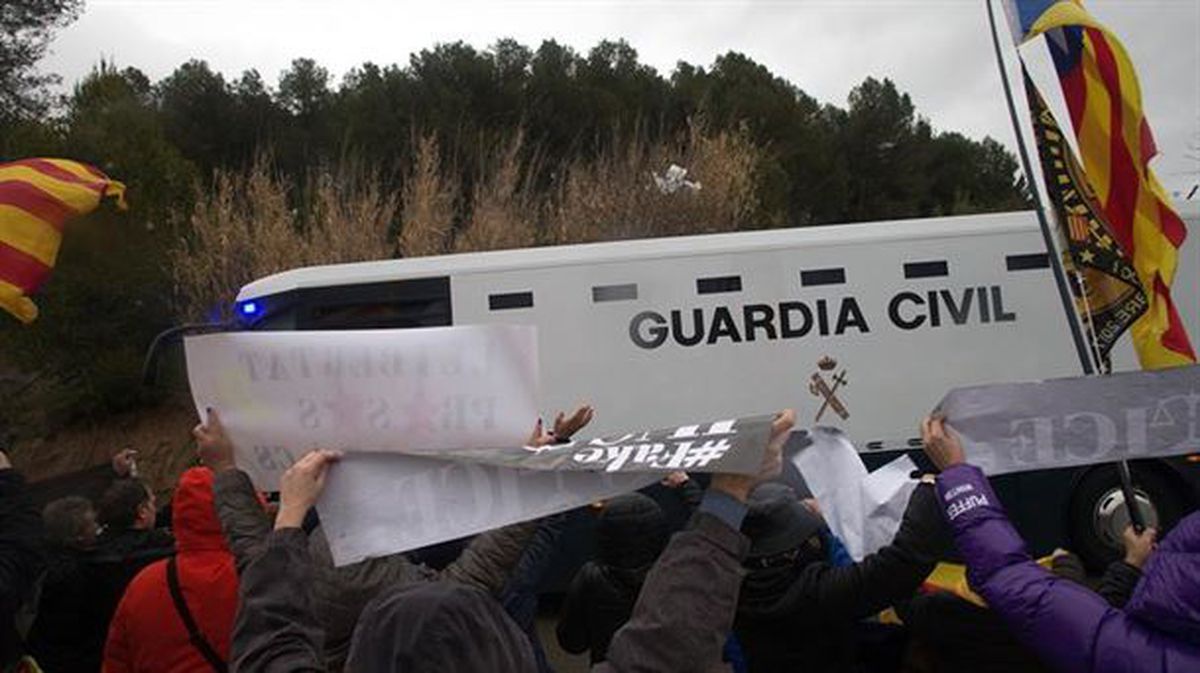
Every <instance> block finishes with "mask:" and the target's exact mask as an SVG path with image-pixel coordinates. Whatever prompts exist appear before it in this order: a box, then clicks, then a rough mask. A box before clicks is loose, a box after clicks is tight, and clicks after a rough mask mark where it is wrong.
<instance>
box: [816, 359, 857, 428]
mask: <svg viewBox="0 0 1200 673" xmlns="http://www.w3.org/2000/svg"><path fill="white" fill-rule="evenodd" d="M817 367H818V368H820V369H822V370H824V371H830V370H832V369H834V368H835V367H837V360H834V359H833V358H830V357H828V356H826V357H823V358H821V360H820V362H818V363H817ZM846 385H850V384H849V382H848V381H846V370H845V369H843V370H842V371H840V372H838V373H837V374H835V375H833V378H831V379H830V380H829V381H826V380H825V377H824V376H822V375H821V372H819V371H817V372H813V375H812V378H811V382H810V383H809V384H808V390H809V392H811V393H812V394H813V395H816V396H817V397H820V398H823V399H824V401H823V402H822V403H821V408H820V409H819V410H817V417H816V418H814V419H813V423H819V422H820V421H821V416H823V415H824V414H825V410H827V409H833V413H835V414H837V415H838V416H840V417H841V419H842V420H843V421H844V420H846V419H847V418H850V411H849V410H847V409H846V405H845V404H843V403H842V401H841V400H839V399H838V396H837V391H838V388H841V387H842V386H846Z"/></svg>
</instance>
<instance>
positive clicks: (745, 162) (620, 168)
mask: <svg viewBox="0 0 1200 673" xmlns="http://www.w3.org/2000/svg"><path fill="white" fill-rule="evenodd" d="M761 157H762V151H761V149H760V148H758V147H757V146H755V145H754V144H753V143H752V142H751V141H750V140H749V138H748V137H746V136H745V135H744V134H742V133H737V132H726V131H722V132H717V133H710V132H707V130H706V128H705V125H704V123H703V122H693V123H692V124H690V125H689V129H688V131H687V132H686V133H685V134H683V136H682V137H680V138H676V139H673V140H670V141H663V142H658V143H646V142H642V141H640V140H638V139H636V138H635V139H634V140H633V141H629V142H624V143H614V144H613V146H612V148H611V149H610V150H609V151H607V152H606V153H605V154H603V155H602V156H601V157H599V158H598V159H597V160H595V161H591V162H583V161H576V162H573V163H572V164H571V165H569V166H568V167H567V168H566V171H565V174H566V177H565V179H564V180H563V181H562V182H561V186H560V192H559V194H558V195H557V203H556V207H555V209H554V211H553V217H552V221H551V223H550V229H551V231H552V232H554V235H553V239H554V240H555V241H556V242H559V243H580V242H590V241H602V240H611V239H625V238H651V237H658V236H678V235H682V234H708V233H716V232H722V231H735V230H738V229H743V228H746V227H748V226H750V224H751V222H750V218H751V217H752V216H753V214H754V213H755V211H756V209H757V199H756V198H755V192H754V180H753V174H754V168H755V166H756V165H757V164H758V163H759V161H760V160H761ZM671 164H678V165H680V166H683V167H685V168H687V169H688V179H689V180H692V181H696V182H699V183H700V189H699V190H698V191H695V192H692V191H687V190H682V191H679V192H676V193H673V194H664V193H663V192H662V191H660V190H659V189H658V188H656V187H655V186H654V180H653V174H654V173H658V174H661V173H662V172H664V171H665V170H666V169H667V167H668V166H670V165H671Z"/></svg>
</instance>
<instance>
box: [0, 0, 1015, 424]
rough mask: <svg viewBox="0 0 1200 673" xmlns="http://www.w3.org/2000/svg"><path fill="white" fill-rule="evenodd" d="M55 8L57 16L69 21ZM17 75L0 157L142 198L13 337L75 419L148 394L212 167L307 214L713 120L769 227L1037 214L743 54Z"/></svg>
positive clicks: (69, 264) (880, 104)
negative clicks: (326, 202) (55, 79)
mask: <svg viewBox="0 0 1200 673" xmlns="http://www.w3.org/2000/svg"><path fill="white" fill-rule="evenodd" d="M34 4H36V3H34ZM59 5H60V6H61V9H62V12H64V13H62V14H60V18H59V19H55V20H56V21H60V22H61V17H62V16H68V17H69V15H70V14H71V12H73V11H75V9H76V8H77V4H76V3H74V2H68V1H66V0H62V1H61V2H59ZM39 35H40V36H41V37H44V34H39ZM3 74H4V75H5V76H6V77H7V75H8V73H3ZM21 77H24V78H25V80H24V83H23V84H22V82H21V81H20V78H21ZM16 78H17V79H13V78H9V79H7V80H2V81H4V82H7V81H13V82H16V84H13V85H12V86H11V87H10V89H11V90H12V91H13V92H15V93H12V95H13V96H17V97H20V96H24V97H25V100H26V101H28V102H29V103H30V104H29V105H28V106H26V108H25V109H26V110H27V112H28V113H26V114H15V115H7V116H4V117H2V118H0V160H6V159H11V158H19V157H24V156H39V155H49V156H63V157H69V158H74V159H78V160H82V161H87V162H91V163H93V164H95V165H97V166H99V167H101V168H102V169H104V170H105V171H107V172H109V173H110V174H111V175H112V176H114V177H115V178H117V179H120V180H123V181H124V182H126V183H127V184H128V185H129V198H130V201H131V204H132V208H133V210H132V211H131V212H130V213H129V214H127V215H126V216H124V217H121V218H115V217H113V216H111V214H105V215H101V216H99V217H97V218H93V221H89V222H88V223H87V226H86V227H79V228H78V229H80V230H83V231H76V232H72V233H70V234H68V236H66V239H65V247H64V249H63V252H62V255H61V257H60V268H59V271H58V273H57V274H56V276H55V278H54V280H53V282H52V283H51V284H50V286H49V287H48V288H47V289H46V295H45V297H43V299H42V300H41V302H40V303H41V306H42V309H43V316H42V319H41V320H39V321H38V323H37V324H36V325H35V326H34V327H32V328H28V329H20V328H16V327H14V325H12V324H5V325H4V326H3V327H2V328H0V342H2V343H0V347H3V349H4V350H5V351H6V353H5V355H4V358H7V359H11V360H12V361H14V362H13V363H10V365H11V364H14V363H15V365H16V366H18V367H20V368H21V369H23V370H25V371H40V370H47V369H48V370H50V372H51V374H53V377H54V378H55V380H58V381H62V380H71V381H76V382H79V385H77V386H75V388H74V390H76V392H77V394H75V395H72V396H69V397H68V398H66V401H65V402H64V406H65V407H67V408H69V409H72V410H79V409H85V410H87V409H95V410H100V411H103V410H105V409H110V408H114V407H116V408H120V407H125V406H128V404H129V403H130V400H131V399H133V398H134V397H136V396H135V395H129V394H128V391H129V390H131V389H135V388H136V386H134V385H133V384H134V382H135V381H136V377H137V363H138V360H139V358H140V356H141V354H142V353H143V352H144V349H145V347H146V345H147V344H148V342H149V340H150V338H151V337H152V336H153V334H154V333H156V332H157V331H158V330H160V329H162V328H164V327H166V326H168V325H169V324H170V323H171V321H172V318H171V316H172V313H171V310H170V306H169V302H170V299H171V295H172V283H173V279H172V274H171V270H170V269H168V268H166V266H167V265H166V264H165V263H164V261H163V260H164V259H166V255H165V254H163V251H164V250H165V249H167V247H169V246H170V245H172V244H174V243H175V242H177V241H178V240H180V239H185V238H187V237H188V236H189V226H190V222H189V217H190V215H191V213H192V210H193V204H194V203H195V199H196V198H197V196H198V195H199V194H204V193H207V192H206V190H209V189H210V188H211V186H212V181H213V179H214V175H215V173H216V172H217V171H220V170H227V169H236V168H239V167H245V166H248V165H250V164H252V163H254V162H255V161H256V159H257V158H259V157H260V154H261V153H262V152H264V151H266V152H269V154H270V156H271V160H272V162H273V163H272V166H273V167H274V170H275V171H277V172H278V173H279V174H280V175H282V176H285V177H286V178H287V179H289V180H291V181H293V183H294V184H295V185H296V189H295V190H294V192H293V194H294V198H295V199H296V204H295V205H296V208H297V209H298V210H299V211H304V185H305V184H306V180H308V179H309V178H311V176H312V175H313V174H314V172H317V173H319V172H322V171H328V172H329V174H336V173H337V168H338V167H339V166H343V165H344V164H346V163H347V162H352V163H355V164H358V165H361V166H363V167H365V168H366V169H367V170H369V171H371V172H372V173H373V174H377V175H379V176H382V179H383V180H384V182H385V184H387V185H388V187H389V188H390V189H392V190H394V192H395V193H397V194H400V193H402V192H403V187H404V185H403V184H402V183H403V180H404V172H405V171H404V167H405V166H406V165H408V164H407V162H408V161H409V159H410V157H411V156H412V154H413V152H414V151H415V148H416V145H417V144H418V143H419V142H420V141H421V139H422V138H427V137H430V136H432V137H435V138H436V139H437V142H438V144H439V146H440V147H441V153H440V157H441V162H442V163H443V164H444V166H443V167H442V168H443V170H448V171H454V172H457V173H458V174H459V175H460V176H461V177H462V179H463V184H465V185H466V186H467V187H466V188H465V189H464V191H465V192H469V188H470V185H471V182H472V180H473V179H475V178H476V177H477V176H478V175H479V173H480V171H482V170H486V165H487V161H486V160H484V159H483V158H482V157H484V156H485V155H486V152H485V151H482V150H481V148H487V147H491V146H493V145H496V144H503V143H505V142H507V141H506V139H510V138H512V137H513V136H514V134H517V133H521V134H523V135H522V138H523V142H522V144H521V147H522V152H523V153H524V154H525V155H526V156H525V157H524V159H525V160H526V161H527V163H528V165H531V166H536V167H537V168H536V170H533V171H531V172H530V177H529V178H528V179H530V180H532V181H534V182H535V183H536V185H535V187H538V188H551V187H553V186H554V182H555V180H556V179H557V177H558V176H559V175H560V171H561V169H562V167H563V166H566V165H567V164H569V163H571V162H578V161H580V160H581V159H583V160H586V159H587V158H588V157H595V156H599V155H601V154H603V153H604V152H606V151H608V150H611V149H612V148H613V147H614V146H619V145H620V144H621V143H628V142H630V141H631V139H632V140H634V141H639V140H641V141H656V140H662V139H670V138H673V137H676V136H677V135H679V134H681V132H682V131H684V130H686V129H687V128H688V125H689V124H691V123H693V122H694V120H696V119H703V120H704V124H705V125H707V127H709V128H712V129H714V130H717V131H723V130H734V131H737V132H739V133H743V134H746V135H748V136H749V137H750V138H751V139H752V141H753V142H754V143H756V144H757V146H758V147H760V148H761V149H762V151H761V153H760V156H761V159H760V160H759V161H758V165H756V166H755V167H754V170H753V176H754V185H755V191H756V197H757V198H756V203H757V208H758V211H759V214H758V218H759V220H758V221H759V222H760V224H759V226H798V225H809V224H822V223H834V222H850V221H861V220H874V219H892V218H903V217H914V216H927V215H946V214H957V213H969V212H982V211H993V210H1006V209H1012V208H1018V207H1021V206H1022V205H1023V203H1024V197H1023V187H1022V186H1021V184H1020V183H1019V182H1018V181H1017V180H1016V178H1015V174H1016V162H1015V160H1014V159H1013V157H1012V156H1011V155H1010V154H1009V153H1008V152H1007V151H1006V150H1005V149H1004V148H1003V147H1002V146H1001V145H1000V144H999V143H998V142H996V141H995V140H993V139H990V138H985V139H983V140H981V141H980V140H974V139H970V138H967V137H964V136H963V135H961V134H958V133H953V132H938V131H935V130H934V129H933V128H932V127H931V126H930V124H929V123H928V121H926V120H925V119H923V118H922V117H921V116H920V115H919V114H918V112H917V110H916V109H915V108H914V106H913V104H912V101H911V99H910V98H909V96H908V95H907V94H905V93H903V92H902V91H900V90H898V89H897V87H896V86H895V85H894V84H893V83H892V82H890V81H888V80H882V81H880V80H877V79H874V78H868V79H866V80H865V81H863V82H862V83H861V84H859V85H858V86H857V87H855V88H854V90H853V92H852V93H851V95H850V97H849V99H848V101H847V102H846V105H845V106H844V107H841V106H836V105H831V104H821V103H819V102H818V101H816V100H815V99H814V98H813V97H811V96H809V95H808V94H806V93H805V92H803V91H802V90H800V89H799V88H798V87H796V86H795V85H793V84H791V83H790V82H788V81H786V80H785V79H783V78H781V77H778V76H776V75H774V74H772V73H771V72H770V70H768V69H767V68H766V67H765V66H763V65H761V64H758V63H755V62H754V61H753V60H751V59H750V58H748V57H746V56H744V55H742V54H738V53H733V52H731V53H728V54H725V55H723V56H720V57H718V58H717V59H716V60H715V61H714V62H713V63H712V64H711V65H710V66H706V67H701V66H697V65H691V64H687V63H679V64H678V65H677V67H676V68H675V69H674V71H673V72H671V73H670V74H669V75H664V74H663V73H660V72H658V71H656V70H655V69H654V68H652V67H650V66H648V65H646V64H644V63H641V62H640V61H639V60H638V55H637V52H636V51H635V50H634V49H633V48H632V47H630V46H629V45H628V44H626V43H624V42H621V41H616V42H611V41H605V42H601V43H600V44H598V45H596V46H595V47H594V48H592V49H591V50H589V51H588V52H587V53H586V54H583V53H578V52H576V51H574V50H573V49H571V48H569V47H566V46H563V45H561V44H558V43H556V42H554V41H545V42H543V43H542V44H541V45H540V46H539V47H537V49H531V48H529V47H527V46H524V45H521V44H518V43H517V42H515V41H512V40H502V41H500V42H498V43H496V44H495V45H494V46H492V47H490V48H487V49H482V50H481V49H477V48H474V47H472V46H470V45H467V44H464V43H452V44H442V45H438V46H436V47H433V48H431V49H426V50H423V51H421V52H419V53H417V54H415V55H413V56H412V57H411V58H410V60H409V62H408V64H406V65H390V66H378V65H375V64H371V63H367V64H364V65H362V66H360V67H357V68H355V69H353V70H352V71H350V72H349V73H347V74H346V75H345V76H344V77H343V78H342V79H341V81H340V82H335V81H334V79H333V77H332V76H331V74H330V73H329V72H328V70H326V69H325V68H323V67H321V66H320V65H319V64H318V63H316V62H315V61H313V60H311V59H297V60H295V61H293V63H292V64H291V67H290V68H288V69H287V70H286V71H285V72H283V73H282V74H281V75H280V76H279V78H278V80H277V81H276V82H275V83H274V84H270V83H268V82H267V81H266V80H265V79H264V78H263V76H262V75H260V74H259V73H258V72H256V71H253V70H251V71H247V72H245V73H243V74H241V75H240V76H238V77H236V78H234V79H227V78H226V77H225V76H224V75H222V74H221V73H219V72H215V71H213V70H212V68H210V67H209V66H208V65H207V64H206V63H205V62H204V61H200V60H194V61H189V62H187V63H184V64H183V65H181V66H179V67H178V68H177V69H176V70H175V71H174V72H173V73H171V74H170V75H169V76H167V77H165V78H163V79H162V80H160V81H158V82H152V81H151V80H150V79H149V78H148V77H147V76H146V75H145V74H144V73H142V72H141V71H139V70H138V69H136V68H132V67H127V68H118V67H116V66H114V65H112V64H108V63H101V64H100V65H99V66H97V67H96V68H95V70H94V71H93V72H92V73H91V74H90V75H89V76H87V77H85V78H84V79H83V80H82V81H80V82H78V83H77V84H75V86H74V87H73V88H72V90H71V91H70V92H69V93H68V94H67V95H65V96H64V97H63V99H62V100H61V101H60V102H59V104H58V105H57V106H56V107H54V108H47V107H45V104H46V102H47V98H46V90H45V87H44V84H45V80H44V79H39V78H38V77H37V76H36V75H34V74H31V72H30V71H29V70H28V68H26V69H25V70H21V71H20V72H19V73H18V74H17V75H16ZM0 83H2V82H0ZM5 86H7V85H5ZM22 87H24V89H22ZM3 95H5V96H8V95H9V92H8V91H5V92H3ZM14 100H15V99H14ZM664 168H665V166H664ZM700 179H701V180H703V176H700ZM309 183H311V180H309ZM397 226H398V225H397ZM114 231H120V232H121V234H120V235H119V236H114V235H113V232H114ZM0 319H4V320H7V318H6V317H0ZM0 364H3V363H0ZM96 372H103V373H104V374H103V375H98V374H97V373H96ZM2 422H3V419H0V423H2Z"/></svg>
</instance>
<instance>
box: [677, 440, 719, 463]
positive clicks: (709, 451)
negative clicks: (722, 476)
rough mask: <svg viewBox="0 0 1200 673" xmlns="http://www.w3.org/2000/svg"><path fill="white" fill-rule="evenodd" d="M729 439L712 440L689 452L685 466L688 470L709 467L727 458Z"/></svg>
mask: <svg viewBox="0 0 1200 673" xmlns="http://www.w3.org/2000/svg"><path fill="white" fill-rule="evenodd" d="M729 446H730V445H729V440H728V439H710V440H708V441H706V442H704V443H703V444H700V445H699V446H693V447H691V448H689V449H688V450H687V453H686V454H684V457H683V466H684V467H687V468H697V467H707V466H708V464H709V463H711V462H712V461H714V460H720V459H721V458H724V457H725V454H726V453H727V452H728V451H729Z"/></svg>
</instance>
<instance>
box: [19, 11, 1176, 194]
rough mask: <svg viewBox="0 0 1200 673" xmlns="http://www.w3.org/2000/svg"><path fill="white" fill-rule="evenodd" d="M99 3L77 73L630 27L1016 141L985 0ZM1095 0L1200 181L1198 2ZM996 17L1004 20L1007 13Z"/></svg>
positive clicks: (1165, 159) (406, 50)
mask: <svg viewBox="0 0 1200 673" xmlns="http://www.w3.org/2000/svg"><path fill="white" fill-rule="evenodd" d="M86 3H87V4H86V8H85V10H84V13H83V15H82V16H81V17H80V19H79V21H77V22H76V23H75V24H73V25H72V26H70V27H69V28H67V29H66V30H63V31H62V32H61V33H60V35H59V37H58V38H57V39H56V41H55V42H54V44H53V45H52V49H53V53H52V54H51V55H50V56H48V57H47V58H46V59H45V61H44V62H43V64H42V68H43V69H44V70H47V71H51V72H57V73H59V74H61V75H63V77H64V79H65V81H66V83H68V84H70V83H72V82H74V81H75V80H77V79H78V78H80V77H82V76H83V75H85V74H86V73H87V72H88V71H89V70H90V69H91V68H92V66H93V65H94V64H95V63H96V62H97V61H98V60H99V59H100V58H101V57H104V58H108V59H112V60H115V61H116V63H117V64H118V65H120V66H127V65H128V66H136V67H138V68H140V69H141V70H143V71H144V72H146V73H147V75H149V76H150V77H151V79H154V80H157V79H158V78H161V77H163V76H164V75H167V74H169V73H170V72H171V71H172V70H174V69H175V67H176V66H178V65H179V64H180V63H182V62H184V61H185V60H187V59H189V58H198V59H204V60H207V61H208V62H209V64H210V65H211V66H212V67H213V68H214V69H216V70H219V71H221V72H223V73H225V74H226V75H227V76H236V75H237V74H238V73H240V72H241V71H242V70H246V69H249V68H255V69H257V70H258V71H259V72H260V73H262V75H263V77H264V78H265V79H266V80H267V81H268V82H275V81H276V79H277V78H278V76H279V73H280V72H281V71H282V70H284V69H285V68H287V66H288V64H289V63H290V62H291V60H292V59H293V58H296V57H300V56H307V57H311V58H314V59H316V60H317V61H318V62H319V63H320V64H322V65H324V66H325V67H326V68H328V69H329V70H330V72H331V73H334V74H335V75H336V76H337V77H338V78H339V80H340V77H341V75H343V74H345V72H346V71H348V70H349V69H350V68H352V67H354V66H356V65H359V64H361V63H363V62H365V61H373V62H375V63H379V64H391V63H401V64H404V63H407V62H408V56H409V54H411V53H412V52H414V51H418V50H420V49H422V48H425V47H429V46H432V45H433V44H435V43H437V42H447V41H454V40H464V41H466V42H468V43H470V44H473V45H475V46H477V47H486V46H487V45H489V44H492V43H494V42H495V41H496V40H497V39H498V38H501V37H512V38H515V39H517V40H518V41H520V42H522V43H524V44H526V45H528V46H531V47H535V48H536V46H537V45H538V44H539V43H540V42H541V41H542V40H543V39H548V38H553V39H555V40H558V41H559V42H562V43H565V44H569V45H571V46H573V47H575V48H576V49H577V50H579V51H586V50H587V49H589V48H590V47H591V46H593V45H594V44H596V43H597V42H598V41H600V40H601V39H605V38H609V39H616V38H623V39H625V40H627V41H628V42H629V43H630V44H632V45H633V47H634V48H636V49H637V50H638V53H639V54H640V56H641V60H642V61H643V62H645V63H649V64H650V65H652V66H654V67H656V68H657V69H658V70H659V71H660V72H662V73H664V74H669V73H670V72H671V70H672V69H673V68H674V65H675V63H676V62H677V61H680V60H684V61H687V62H690V63H694V64H699V65H709V64H711V63H712V61H713V59H714V58H715V57H716V56H718V55H719V54H722V53H724V52H726V51H730V50H735V51H740V52H743V53H745V54H747V55H749V56H750V57H751V58H753V59H755V60H756V61H758V62H760V63H762V64H764V65H766V66H767V67H768V68H770V69H771V70H772V71H773V72H775V73H776V74H778V75H781V76H783V77H786V78H787V79H789V80H791V81H792V82H793V83H795V84H796V85H798V86H799V87H800V88H802V89H804V90H805V91H806V92H808V93H809V94H810V95H812V96H815V97H816V98H817V99H818V100H821V101H823V102H832V103H836V104H839V105H845V101H846V95H847V93H849V91H850V89H851V88H852V87H853V86H855V85H856V84H858V83H859V82H861V81H862V80H863V79H864V78H865V77H867V76H868V75H872V76H876V77H890V78H892V79H893V80H894V81H895V82H896V83H897V85H898V86H899V87H901V89H903V90H905V91H907V92H909V93H910V94H911V95H912V97H913V100H914V102H915V104H916V106H917V109H918V110H919V111H920V113H921V114H923V115H924V116H926V117H927V118H928V119H930V121H931V122H932V123H933V124H934V126H935V127H936V128H938V129H943V130H958V131H962V132H964V133H967V134H968V135H971V136H975V137H982V136H984V135H991V136H993V137H995V138H996V139H998V140H1000V141H1001V142H1004V143H1005V144H1007V145H1009V146H1010V147H1012V146H1013V144H1014V136H1013V131H1012V127H1011V125H1010V122H1009V120H1008V115H1007V112H1006V109H1005V104H1004V98H1003V93H1002V90H1001V86H1000V78H999V74H998V71H997V68H996V64H995V59H994V55H993V53H992V47H991V42H990V36H989V33H988V25H987V15H986V11H985V9H984V4H983V2H982V0H792V1H783V0H742V1H734V0H716V1H712V0H687V1H668V0H636V1H635V0H627V1H624V2H621V1H614V0H486V1H468V0H443V1H441V2H419V3H418V2H402V1H399V0H393V1H390V2H384V1H382V0H374V1H372V0H337V1H334V0H324V1H316V0H157V1H151V0H86ZM1087 6H1088V7H1089V9H1090V10H1091V11H1092V13H1093V14H1094V15H1095V16H1096V17H1097V18H1098V19H1099V20H1100V21H1102V22H1104V23H1106V24H1107V25H1108V27H1109V28H1110V29H1112V30H1113V31H1114V32H1116V34H1117V35H1118V36H1119V37H1120V38H1121V39H1122V41H1123V42H1124V44H1125V46H1126V48H1127V49H1128V51H1129V52H1130V54H1131V56H1132V58H1133V61H1134V64H1135V66H1136V67H1137V69H1138V72H1139V74H1140V77H1141V83H1142V90H1143V95H1144V97H1145V105H1146V109H1147V114H1148V117H1149V119H1150V123H1151V125H1152V128H1153V129H1154V131H1155V135H1156V137H1157V139H1158V144H1159V148H1160V151H1161V153H1162V154H1161V155H1160V157H1159V159H1158V160H1157V161H1156V164H1155V168H1156V169H1157V170H1158V172H1159V176H1160V178H1161V179H1162V180H1163V182H1164V183H1165V184H1166V185H1167V186H1168V188H1172V189H1179V188H1184V187H1186V186H1189V185H1191V184H1194V183H1195V182H1196V181H1197V180H1200V175H1198V173H1200V159H1196V158H1194V157H1196V156H1197V155H1200V147H1197V145H1200V2H1198V1H1197V0H1091V1H1090V2H1088V3H1087ZM997 8H998V9H999V5H997ZM998 18H999V19H1000V20H1001V29H1002V30H1004V29H1005V25H1004V23H1003V15H1002V14H1001V15H1000V16H999V17H998ZM1002 37H1003V38H1005V39H1006V40H1007V37H1008V36H1007V34H1002ZM1007 44H1009V43H1008V42H1006V45H1007ZM1023 53H1024V54H1025V55H1026V56H1027V58H1028V59H1029V60H1031V61H1032V62H1033V65H1034V72H1035V77H1037V78H1038V80H1039V81H1040V82H1043V83H1044V86H1043V89H1044V90H1047V91H1050V92H1051V93H1052V95H1053V96H1055V97H1057V96H1058V87H1057V83H1056V82H1054V81H1053V79H1052V75H1051V74H1050V70H1049V67H1048V65H1047V64H1046V62H1047V59H1046V57H1045V47H1044V45H1042V44H1041V43H1040V41H1039V43H1035V44H1033V45H1029V46H1026V47H1024V48H1023ZM1047 87H1049V88H1047ZM1060 120H1061V121H1063V122H1065V121H1066V117H1065V116H1060ZM1189 145H1190V146H1191V148H1190V149H1189ZM1189 154H1190V155H1191V157H1192V158H1189V156H1188V155H1189Z"/></svg>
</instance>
